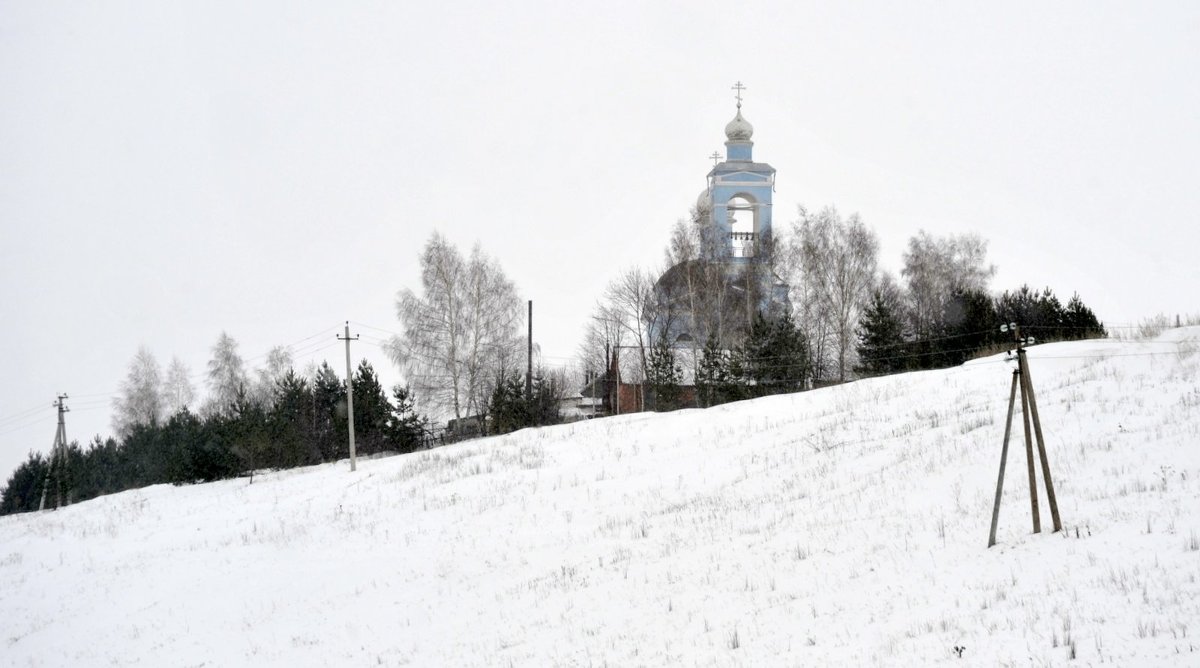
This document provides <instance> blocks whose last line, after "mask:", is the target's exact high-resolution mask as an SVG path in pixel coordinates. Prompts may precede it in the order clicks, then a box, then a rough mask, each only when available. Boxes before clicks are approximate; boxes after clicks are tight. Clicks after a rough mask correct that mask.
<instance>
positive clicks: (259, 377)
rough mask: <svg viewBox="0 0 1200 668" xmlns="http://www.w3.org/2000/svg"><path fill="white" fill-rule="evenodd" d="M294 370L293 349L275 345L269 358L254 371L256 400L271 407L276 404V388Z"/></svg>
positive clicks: (268, 355) (268, 354)
mask: <svg viewBox="0 0 1200 668" xmlns="http://www.w3.org/2000/svg"><path fill="white" fill-rule="evenodd" d="M291 370H292V351H291V349H290V348H288V347H286V346H275V347H274V348H272V349H271V351H270V352H268V353H267V359H266V361H265V362H263V366H262V368H260V369H256V370H255V372H254V375H255V379H254V388H253V392H252V395H253V397H254V399H255V400H256V401H258V402H259V403H261V404H262V405H263V406H266V407H267V408H270V407H272V406H274V404H275V388H276V387H277V386H278V385H279V382H280V381H281V380H283V379H284V377H285V376H287V374H288V372H289V371H291Z"/></svg>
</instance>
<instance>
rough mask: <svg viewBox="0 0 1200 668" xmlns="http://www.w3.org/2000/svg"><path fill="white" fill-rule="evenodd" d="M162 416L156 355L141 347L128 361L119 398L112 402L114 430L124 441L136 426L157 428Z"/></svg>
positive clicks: (160, 374) (160, 381) (160, 386)
mask: <svg viewBox="0 0 1200 668" xmlns="http://www.w3.org/2000/svg"><path fill="white" fill-rule="evenodd" d="M162 417H163V386H162V372H161V371H160V370H159V366H158V360H157V359H155V358H154V353H152V352H150V349H149V348H147V347H146V346H141V347H139V348H138V351H137V354H136V355H134V357H133V360H131V361H130V362H129V372H128V373H127V374H126V375H125V380H123V381H122V382H121V393H120V396H118V397H117V398H115V399H114V400H113V419H112V426H113V431H115V432H116V433H117V434H118V435H119V436H120V437H121V438H125V437H127V436H128V435H129V434H130V432H131V431H132V430H133V428H134V427H135V426H137V425H156V424H158V423H159V422H160V421H161V420H162Z"/></svg>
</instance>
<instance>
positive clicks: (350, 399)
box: [327, 320, 358, 471]
mask: <svg viewBox="0 0 1200 668" xmlns="http://www.w3.org/2000/svg"><path fill="white" fill-rule="evenodd" d="M327 336H328V335H327ZM337 338H338V340H339V341H345V342H346V418H347V422H348V423H349V425H350V470H351V471H353V470H355V469H356V468H357V466H356V461H357V458H356V457H355V454H354V370H353V368H351V366H350V342H351V341H357V340H358V334H355V335H354V337H353V338H351V337H350V321H349V320H347V321H346V336H345V338H343V337H340V336H339V337H337Z"/></svg>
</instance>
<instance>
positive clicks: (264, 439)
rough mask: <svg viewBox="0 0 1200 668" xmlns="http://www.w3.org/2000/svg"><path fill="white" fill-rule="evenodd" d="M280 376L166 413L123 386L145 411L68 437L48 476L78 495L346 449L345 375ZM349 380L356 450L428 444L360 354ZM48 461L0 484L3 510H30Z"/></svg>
mask: <svg viewBox="0 0 1200 668" xmlns="http://www.w3.org/2000/svg"><path fill="white" fill-rule="evenodd" d="M231 342H232V339H227V337H225V336H222V341H221V342H219V343H218V346H217V348H216V349H215V352H217V354H216V355H215V356H214V360H223V361H222V362H221V363H219V364H214V365H213V366H212V367H210V372H214V373H217V374H220V375H222V376H225V375H227V374H228V372H229V371H230V368H229V367H228V366H227V364H228V363H230V362H231V360H232V359H233V357H231V356H230V355H228V353H229V352H230V351H232V352H234V353H236V345H232V346H231V345H229V344H230V343H231ZM146 362H147V356H146V355H145V354H144V351H139V354H138V355H137V356H136V357H135V359H134V361H133V362H132V363H131V374H130V377H131V378H132V377H135V376H137V377H141V376H143V375H144V374H142V373H141V372H142V371H144V370H145V369H146V368H148V367H149V366H150V365H148V364H147V363H146ZM235 366H236V365H235ZM134 371H137V373H133V372H134ZM278 376H279V377H278V378H276V379H275V380H274V381H273V382H272V384H271V387H270V390H269V391H264V389H263V387H262V386H261V385H257V384H248V383H245V382H243V383H242V384H241V385H239V386H237V387H235V388H233V390H232V392H231V394H230V395H229V397H228V398H227V399H226V400H225V402H224V403H218V401H219V400H212V401H209V402H207V403H206V404H205V407H204V408H202V409H201V410H200V411H199V412H198V413H195V412H192V410H191V409H189V408H188V407H187V406H184V407H183V408H181V409H179V410H178V411H176V412H175V413H173V414H172V415H170V416H169V417H162V416H161V415H154V414H151V413H148V412H146V410H145V408H146V406H150V405H153V403H154V402H153V397H152V393H151V392H149V391H148V389H147V387H146V386H139V387H134V386H133V385H130V386H128V387H127V390H129V391H128V392H124V393H123V394H122V397H121V399H120V403H121V405H122V406H127V407H129V408H130V409H136V410H137V411H139V412H138V413H133V412H130V413H128V414H126V417H128V416H129V415H134V414H138V415H145V416H146V417H144V418H142V419H136V420H132V419H131V420H130V421H128V422H122V423H121V429H120V431H119V433H118V435H117V437H115V438H107V439H101V438H100V437H97V438H96V439H95V440H94V441H93V442H92V443H91V444H90V446H89V447H87V448H86V449H85V448H82V447H80V445H79V443H78V442H73V443H71V444H70V445H69V446H68V447H67V465H66V466H65V467H63V468H62V469H61V470H59V471H56V472H55V475H56V477H61V480H56V482H55V484H56V485H58V484H61V485H62V486H63V488H64V491H65V493H66V494H67V497H68V498H70V499H72V500H74V501H81V500H85V499H89V498H93V497H95V496H99V495H101V494H110V493H113V492H119V491H123V490H126V489H133V488H137V487H143V486H146V485H153V484H158V483H167V482H170V483H176V484H182V483H193V482H204V481H211V480H219V479H222V478H230V477H235V476H240V475H250V476H253V473H254V471H256V470H264V469H282V468H289V467H294V466H304V465H309V464H317V463H321V462H329V461H336V460H338V459H341V458H344V457H347V456H348V454H349V453H348V439H347V431H348V428H347V419H348V413H347V408H346V406H347V401H346V386H345V383H344V382H343V380H342V379H340V378H339V377H338V376H337V373H336V372H334V370H333V369H332V368H331V367H330V366H329V365H328V364H327V363H324V364H322V365H321V366H320V367H318V368H316V369H315V370H314V371H313V373H312V374H311V375H310V376H302V375H299V374H297V373H296V372H295V370H294V369H292V368H291V367H290V366H289V367H288V368H286V369H285V370H284V371H283V372H281V373H279V374H278ZM352 385H353V389H354V425H355V443H356V447H357V451H358V453H359V454H362V455H372V454H376V453H382V452H408V451H411V450H415V449H417V448H420V447H425V446H426V445H427V444H428V442H429V439H430V437H431V430H430V425H429V421H428V419H427V418H425V417H424V416H422V415H420V414H419V413H418V412H417V410H416V406H415V403H414V401H413V397H412V396H411V395H410V393H409V391H408V390H407V389H406V388H404V387H400V386H398V387H395V388H393V390H392V392H391V394H390V396H389V394H388V393H386V392H385V391H384V389H383V387H382V386H381V385H380V383H379V380H378V377H377V375H376V373H375V370H374V368H372V366H371V365H370V363H368V362H366V361H363V362H361V363H360V364H359V365H358V368H357V369H356V371H355V374H354V377H353V380H352ZM214 394H217V395H218V396H220V395H219V393H214ZM138 401H142V402H144V403H142V404H139V403H138ZM48 467H49V462H48V460H47V458H46V457H45V456H44V455H42V454H40V453H33V454H31V455H30V457H29V459H28V460H26V461H25V462H24V463H23V464H22V465H21V466H19V467H18V468H17V470H16V471H14V472H13V474H12V476H11V477H10V479H9V480H8V483H7V484H6V485H5V487H4V489H3V490H2V491H0V514H7V513H13V512H23V511H28V510H34V509H36V508H37V505H38V501H39V499H40V495H41V490H42V487H43V486H44V483H45V481H46V479H47V475H46V474H47V470H48ZM251 480H253V478H251Z"/></svg>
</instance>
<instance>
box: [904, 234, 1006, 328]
mask: <svg viewBox="0 0 1200 668" xmlns="http://www.w3.org/2000/svg"><path fill="white" fill-rule="evenodd" d="M995 273H996V267H995V266H994V265H991V264H988V263H987V241H984V240H983V239H982V238H981V237H980V236H979V235H977V234H960V235H951V236H946V237H940V238H939V237H934V236H933V235H931V234H929V233H928V232H926V231H924V230H921V231H920V232H918V233H917V235H916V236H915V237H912V238H911V239H909V240H908V250H906V251H905V252H904V268H903V269H902V270H901V271H900V274H901V275H902V276H903V277H904V278H905V280H906V281H907V283H908V290H907V293H906V294H907V297H908V314H907V315H908V325H909V329H910V331H911V333H912V336H913V337H914V338H916V339H917V340H918V341H921V340H927V339H929V338H932V337H934V336H936V335H937V334H938V333H939V331H940V330H941V329H942V327H943V325H944V323H943V321H942V320H943V315H944V314H945V313H946V312H947V308H946V307H947V304H948V303H949V302H950V301H951V300H952V299H953V298H954V297H955V296H956V295H961V294H964V293H966V292H986V291H987V284H988V281H990V280H991V278H992V276H993V275H994V274H995Z"/></svg>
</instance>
